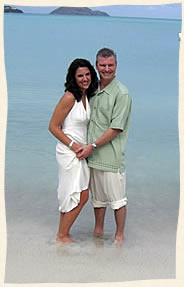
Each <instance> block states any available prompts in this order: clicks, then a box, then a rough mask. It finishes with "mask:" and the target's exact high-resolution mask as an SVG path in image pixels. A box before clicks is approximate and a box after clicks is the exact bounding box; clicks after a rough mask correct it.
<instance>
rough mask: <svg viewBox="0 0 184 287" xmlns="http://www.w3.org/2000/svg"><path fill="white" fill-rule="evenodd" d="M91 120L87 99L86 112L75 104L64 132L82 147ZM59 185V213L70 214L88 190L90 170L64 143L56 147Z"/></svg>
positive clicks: (67, 119) (85, 141)
mask: <svg viewBox="0 0 184 287" xmlns="http://www.w3.org/2000/svg"><path fill="white" fill-rule="evenodd" d="M89 118H90V106H89V103H88V99H87V97H86V110H85V108H84V105H83V103H82V100H81V101H80V102H77V101H76V100H75V103H74V105H73V107H72V109H71V111H70V112H69V114H68V115H67V117H66V118H65V120H64V122H63V125H62V130H63V132H64V133H65V134H66V135H67V136H68V137H69V138H70V139H72V140H74V141H75V142H76V143H78V144H80V145H86V144H87V125H88V121H89ZM56 159H57V162H58V177H59V183H58V188H57V195H58V201H59V211H60V212H63V213H64V212H68V211H70V210H72V209H73V208H75V207H76V206H77V205H78V204H79V202H80V193H81V191H82V190H85V189H87V188H88V185H89V176H90V173H89V168H88V165H87V162H86V160H85V159H84V160H79V159H78V158H77V157H76V154H75V152H73V151H72V150H71V149H70V148H69V147H68V146H66V145H65V144H63V143H62V142H60V141H59V142H58V144H57V145H56Z"/></svg>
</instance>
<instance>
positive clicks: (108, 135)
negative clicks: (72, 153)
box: [77, 129, 121, 159]
mask: <svg viewBox="0 0 184 287" xmlns="http://www.w3.org/2000/svg"><path fill="white" fill-rule="evenodd" d="M120 132H121V130H120V129H108V130H106V131H105V132H104V134H103V135H102V136H101V137H99V138H98V139H97V140H96V141H95V144H96V146H97V148H98V147H101V146H103V145H104V144H107V143H108V142H110V141H112V140H113V139H114V138H115V137H116V136H117V135H119V133H120ZM92 151H93V147H92V145H91V144H89V145H86V146H82V147H80V148H79V149H78V150H77V157H78V158H79V159H84V158H87V157H88V156H89V155H90V154H91V153H92Z"/></svg>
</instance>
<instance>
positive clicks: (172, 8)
mask: <svg viewBox="0 0 184 287" xmlns="http://www.w3.org/2000/svg"><path fill="white" fill-rule="evenodd" d="M12 6H14V7H15V5H12ZM16 7H17V8H18V9H21V10H22V11H23V12H24V13H39V14H49V13H50V12H52V11H53V10H55V9H56V8H58V7H51V6H50V7H30V6H17V5H16ZM89 8H91V9H92V10H101V11H104V12H106V13H108V14H109V15H110V16H114V17H143V18H163V19H165V18H166V19H181V18H182V11H181V10H182V8H181V4H180V3H177V4H165V5H111V6H99V7H89Z"/></svg>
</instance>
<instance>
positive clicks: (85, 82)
mask: <svg viewBox="0 0 184 287" xmlns="http://www.w3.org/2000/svg"><path fill="white" fill-rule="evenodd" d="M75 80H76V83H77V85H78V86H79V88H80V89H81V90H82V91H85V90H87V89H88V88H89V86H90V84H91V73H90V70H89V69H88V68H87V67H79V68H78V69H77V70H76V73H75Z"/></svg>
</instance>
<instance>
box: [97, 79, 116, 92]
mask: <svg viewBox="0 0 184 287" xmlns="http://www.w3.org/2000/svg"><path fill="white" fill-rule="evenodd" d="M114 78H115V77H114ZM114 78H113V79H112V80H110V81H104V80H102V79H100V91H101V90H103V89H104V88H105V87H107V86H108V85H109V84H110V83H111V82H112V81H113V80H114Z"/></svg>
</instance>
